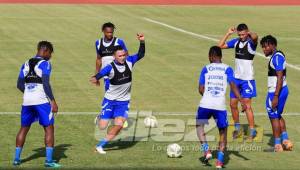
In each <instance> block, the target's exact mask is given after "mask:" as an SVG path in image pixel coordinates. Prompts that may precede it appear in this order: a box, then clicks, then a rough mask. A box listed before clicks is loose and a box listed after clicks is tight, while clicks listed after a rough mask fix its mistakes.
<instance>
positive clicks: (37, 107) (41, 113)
mask: <svg viewBox="0 0 300 170" xmlns="http://www.w3.org/2000/svg"><path fill="white" fill-rule="evenodd" d="M52 52H53V46H52V44H51V43H50V42H48V41H41V42H39V43H38V45H37V54H36V56H35V57H33V58H31V59H29V60H28V61H26V62H25V64H23V65H22V67H21V71H20V74H19V78H18V83H17V87H18V89H19V90H20V91H21V92H23V93H24V96H23V105H22V111H21V128H20V130H19V133H18V134H17V137H16V150H15V159H14V162H13V165H15V166H17V165H20V164H21V157H20V156H21V152H22V149H23V146H24V143H25V139H26V135H27V133H28V131H29V129H30V126H31V124H32V123H33V122H35V121H37V120H39V123H40V125H41V126H43V127H44V131H45V145H46V161H45V167H54V168H56V167H60V165H59V164H57V163H55V162H54V161H53V159H52V155H53V146H54V116H53V113H57V111H58V107H57V104H56V102H55V99H54V96H53V93H52V90H51V86H50V83H49V79H50V73H51V64H50V62H49V60H50V59H51V56H52Z"/></svg>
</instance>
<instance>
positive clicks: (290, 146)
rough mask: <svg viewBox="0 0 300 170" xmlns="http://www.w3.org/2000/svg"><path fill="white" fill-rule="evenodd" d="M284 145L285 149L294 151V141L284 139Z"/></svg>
mask: <svg viewBox="0 0 300 170" xmlns="http://www.w3.org/2000/svg"><path fill="white" fill-rule="evenodd" d="M282 146H283V149H284V150H286V151H292V150H293V143H292V142H291V141H290V140H288V139H287V140H284V141H283V142H282Z"/></svg>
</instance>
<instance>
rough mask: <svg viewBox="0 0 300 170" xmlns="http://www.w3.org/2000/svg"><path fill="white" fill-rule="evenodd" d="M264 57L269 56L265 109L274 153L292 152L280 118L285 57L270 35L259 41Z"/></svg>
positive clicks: (284, 94) (284, 90)
mask: <svg viewBox="0 0 300 170" xmlns="http://www.w3.org/2000/svg"><path fill="white" fill-rule="evenodd" d="M260 44H261V47H262V49H263V52H264V54H265V56H271V58H270V61H269V64H268V94H267V99H266V109H267V112H268V115H269V118H270V121H271V124H272V129H273V136H274V139H275V141H274V151H275V152H281V151H283V150H292V149H293V144H292V142H291V141H290V140H289V138H288V134H287V131H286V126H285V120H284V119H283V117H282V116H281V114H282V113H283V109H284V106H285V102H286V100H287V97H288V94H289V89H288V86H287V83H286V62H285V55H284V54H283V52H281V51H277V40H276V38H275V37H273V36H271V35H267V36H265V37H263V38H262V39H261V41H260Z"/></svg>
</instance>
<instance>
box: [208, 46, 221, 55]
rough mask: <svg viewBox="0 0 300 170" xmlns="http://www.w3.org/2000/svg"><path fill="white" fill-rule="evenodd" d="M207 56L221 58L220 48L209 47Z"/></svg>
mask: <svg viewBox="0 0 300 170" xmlns="http://www.w3.org/2000/svg"><path fill="white" fill-rule="evenodd" d="M208 55H209V56H210V57H222V50H221V48H220V47H218V46H212V47H210V49H209V53H208Z"/></svg>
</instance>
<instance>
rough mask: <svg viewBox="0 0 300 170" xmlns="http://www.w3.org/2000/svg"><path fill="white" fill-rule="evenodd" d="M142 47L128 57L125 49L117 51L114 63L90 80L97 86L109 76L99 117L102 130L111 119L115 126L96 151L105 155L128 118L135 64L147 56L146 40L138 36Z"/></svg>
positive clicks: (141, 35) (100, 142)
mask: <svg viewBox="0 0 300 170" xmlns="http://www.w3.org/2000/svg"><path fill="white" fill-rule="evenodd" d="M137 38H138V40H139V41H140V47H139V51H138V53H137V54H135V55H132V56H128V57H127V53H126V51H125V50H124V49H122V48H118V49H117V50H115V52H114V53H113V54H114V61H113V62H111V63H110V64H109V65H107V66H106V67H104V68H103V69H101V71H100V72H99V73H97V74H96V75H95V76H93V77H92V78H91V79H90V82H91V83H93V84H97V82H98V80H99V79H101V78H103V77H104V76H107V77H108V79H109V88H108V89H107V91H106V92H105V95H104V99H103V102H102V112H101V114H100V115H99V116H98V118H99V119H100V120H99V121H98V125H99V127H100V129H105V128H106V127H107V125H108V123H109V120H110V119H114V125H113V127H112V128H111V129H110V130H109V132H108V133H107V135H106V137H105V138H104V139H102V140H100V141H99V143H98V144H97V146H96V150H97V151H98V152H99V153H100V154H105V153H106V152H105V151H104V149H103V148H104V146H105V145H106V144H107V143H108V142H109V141H111V140H113V139H114V137H115V136H116V135H118V133H119V132H120V131H121V130H122V128H123V124H124V122H125V121H126V119H127V118H128V111H129V102H130V98H131V95H130V91H131V81H132V68H133V66H134V64H135V63H136V62H137V61H139V60H140V59H142V58H143V57H144V55H145V38H144V35H143V34H137Z"/></svg>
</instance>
